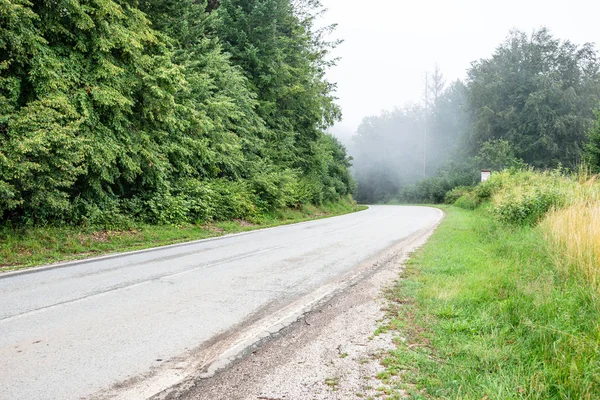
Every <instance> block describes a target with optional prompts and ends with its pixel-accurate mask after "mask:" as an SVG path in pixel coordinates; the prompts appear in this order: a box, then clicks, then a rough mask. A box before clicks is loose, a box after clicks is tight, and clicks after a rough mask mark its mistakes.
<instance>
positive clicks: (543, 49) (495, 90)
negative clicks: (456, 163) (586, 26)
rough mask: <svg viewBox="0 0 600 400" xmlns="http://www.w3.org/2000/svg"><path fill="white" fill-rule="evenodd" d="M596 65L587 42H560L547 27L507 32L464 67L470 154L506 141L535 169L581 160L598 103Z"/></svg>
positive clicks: (599, 87)
mask: <svg viewBox="0 0 600 400" xmlns="http://www.w3.org/2000/svg"><path fill="white" fill-rule="evenodd" d="M599 66H600V63H599V61H598V56H597V53H596V51H595V49H594V47H593V45H592V44H584V45H583V46H577V45H575V44H573V43H571V42H569V41H560V40H558V39H555V38H554V37H552V35H551V34H550V32H549V31H548V30H547V29H545V28H543V29H540V30H538V31H536V32H534V33H533V34H532V35H531V37H528V36H527V35H525V34H524V33H522V32H518V31H516V32H512V33H511V34H510V36H509V37H508V39H507V40H506V42H504V43H503V44H502V45H501V46H500V47H498V49H497V50H496V52H495V53H494V55H493V56H492V57H491V58H488V59H482V60H480V61H477V62H475V63H473V66H472V68H471V69H470V70H469V73H468V76H469V79H468V81H467V86H468V88H469V105H470V108H471V110H472V112H473V116H474V128H473V130H472V131H471V133H470V136H468V137H467V141H466V144H467V145H468V146H469V152H470V154H471V155H476V154H477V152H478V150H479V148H480V146H481V145H482V143H484V142H487V141H489V140H497V139H504V140H508V141H509V142H510V143H511V145H512V147H513V148H514V151H515V155H516V156H517V157H519V158H522V159H523V160H524V161H525V162H527V163H528V164H531V165H533V166H536V167H554V166H556V165H558V164H563V165H567V166H572V165H574V164H576V163H577V162H579V160H580V159H581V156H582V150H583V144H584V142H585V141H586V136H585V132H586V131H587V130H588V129H589V128H590V126H591V124H592V123H593V110H594V109H595V108H596V107H597V106H598V103H599V101H600V74H599Z"/></svg>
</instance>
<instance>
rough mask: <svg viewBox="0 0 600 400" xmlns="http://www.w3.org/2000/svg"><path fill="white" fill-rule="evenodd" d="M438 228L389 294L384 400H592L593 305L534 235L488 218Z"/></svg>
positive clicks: (595, 373)
mask: <svg viewBox="0 0 600 400" xmlns="http://www.w3.org/2000/svg"><path fill="white" fill-rule="evenodd" d="M447 213H448V215H447V218H446V219H445V221H444V222H443V223H442V225H441V226H440V227H439V229H438V230H437V231H436V232H435V234H434V235H433V237H432V238H431V240H430V241H429V242H428V244H427V245H426V246H425V247H424V248H423V249H421V250H420V251H418V252H417V254H415V256H414V257H413V258H412V260H411V261H410V263H409V265H408V266H407V269H406V271H405V273H404V279H403V280H401V281H399V282H398V284H397V286H396V287H395V288H394V289H393V290H391V291H390V293H389V294H388V295H389V299H390V304H391V306H390V316H391V320H390V321H391V322H390V323H389V324H388V325H387V326H385V327H383V328H382V330H394V331H396V332H397V333H398V337H399V338H398V340H397V345H398V346H397V350H396V351H393V352H391V353H390V355H389V356H388V357H387V358H386V359H385V360H384V365H385V366H386V371H385V372H384V373H382V374H381V378H383V379H384V381H386V382H387V383H388V384H389V386H390V388H391V390H386V391H388V394H390V395H391V398H400V397H401V396H400V393H401V391H406V392H407V393H409V395H410V397H411V398H414V399H426V398H427V399H430V398H441V399H597V398H600V354H599V346H600V330H599V328H600V298H599V297H598V296H599V295H598V292H597V290H596V289H595V287H594V285H592V284H591V283H590V282H589V281H588V280H587V279H586V278H585V276H583V275H581V274H574V273H572V271H571V270H569V269H567V268H561V267H560V263H556V262H555V261H556V260H555V254H554V253H555V249H553V248H550V246H549V245H548V244H546V243H549V242H547V241H546V240H544V239H545V237H544V233H543V230H542V229H541V228H539V227H530V226H506V225H503V224H500V223H498V222H496V220H495V219H493V218H492V216H491V214H490V212H489V210H485V209H481V208H480V209H477V210H475V211H468V210H463V209H459V208H456V207H448V208H447Z"/></svg>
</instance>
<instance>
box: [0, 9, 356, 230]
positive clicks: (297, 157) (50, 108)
mask: <svg viewBox="0 0 600 400" xmlns="http://www.w3.org/2000/svg"><path fill="white" fill-rule="evenodd" d="M238 3H239V4H238ZM318 7H319V4H318V3H315V2H314V1H307V2H292V1H289V0H257V1H244V2H235V1H222V2H221V6H220V7H219V4H218V2H214V1H212V2H210V4H209V5H208V6H207V4H206V3H205V2H202V1H200V2H198V1H196V0H182V1H174V0H168V1H158V0H97V1H89V0H69V1H67V0H43V1H38V2H29V1H27V0H3V1H0V136H1V138H2V140H1V141H0V221H11V223H14V224H23V223H27V224H40V223H48V222H51V223H85V224H93V225H97V224H101V225H110V226H112V225H114V224H117V225H123V224H127V223H129V222H131V221H136V220H137V221H146V222H151V223H184V222H194V221H207V220H213V219H230V218H248V217H250V216H252V215H256V214H257V213H260V212H266V211H269V210H273V209H275V208H278V207H294V206H299V205H300V204H304V203H309V202H312V203H316V204H320V203H322V202H324V201H335V200H338V199H340V198H342V197H343V196H346V195H347V194H348V193H350V192H351V191H352V190H353V183H352V180H351V178H350V175H349V173H348V168H349V160H348V157H347V156H346V153H345V149H344V148H343V147H342V146H341V145H340V143H339V142H337V141H336V140H335V139H334V138H332V137H331V136H328V135H326V134H324V133H323V132H324V129H325V128H326V127H327V126H329V125H330V124H332V123H333V122H334V121H335V120H336V118H338V117H339V110H338V108H337V106H336V105H335V104H334V103H333V98H332V95H331V91H332V89H333V86H332V85H331V84H329V83H328V82H327V81H326V80H325V78H324V69H325V68H326V67H327V66H328V61H327V57H328V54H327V51H326V49H327V48H328V46H333V45H334V44H329V43H326V42H323V41H322V39H321V37H322V34H321V32H318V31H315V30H314V29H313V28H312V17H311V15H312V14H311V13H313V12H316V11H317V10H318Z"/></svg>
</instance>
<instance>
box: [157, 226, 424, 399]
mask: <svg viewBox="0 0 600 400" xmlns="http://www.w3.org/2000/svg"><path fill="white" fill-rule="evenodd" d="M431 233H432V230H431V231H429V232H427V233H425V234H422V235H420V236H419V237H417V238H416V239H414V240H413V241H411V242H410V243H405V242H403V243H400V244H398V245H396V246H394V247H393V248H391V249H389V250H388V251H387V252H386V253H385V254H382V255H380V256H379V257H378V259H374V260H370V262H369V263H370V265H371V269H370V271H369V273H368V274H366V276H364V277H363V278H362V279H361V280H359V281H357V282H355V283H353V284H352V285H350V286H349V287H348V288H346V289H345V290H343V291H342V292H340V293H338V294H337V295H336V296H334V297H333V298H331V299H329V300H328V301H327V302H325V303H323V304H321V305H319V306H318V307H316V308H314V309H313V310H312V311H310V312H308V313H306V314H304V315H303V317H302V318H300V319H299V320H297V321H296V322H294V323H293V324H291V325H289V326H288V327H286V328H284V329H283V330H281V331H279V332H278V333H276V334H274V335H272V336H271V337H270V338H268V339H267V340H265V341H264V342H263V343H261V344H260V345H257V346H255V347H254V348H253V349H252V350H251V351H249V352H247V353H246V354H245V355H244V356H243V357H241V358H240V359H238V360H237V361H235V362H234V363H233V364H232V365H230V366H229V367H228V368H224V369H223V370H221V371H219V372H217V373H216V374H215V375H214V376H212V377H208V378H200V377H196V378H193V379H188V380H187V381H185V382H183V383H181V384H179V385H177V386H175V387H173V388H171V389H169V390H167V391H164V392H162V393H160V394H159V395H157V396H155V397H154V398H153V399H155V400H158V399H161V400H171V399H197V400H202V399H206V400H209V399H210V400H214V399H222V400H227V399H232V400H233V399H235V400H241V399H244V400H257V399H258V400H284V399H286V400H287V399H294V400H305V399H306V400H313V399H351V398H360V397H364V398H369V397H381V396H384V395H385V391H386V390H385V389H386V387H387V386H386V385H385V384H384V383H382V382H381V381H380V380H379V379H378V378H377V375H378V374H379V373H380V372H382V371H383V370H384V368H383V367H382V366H381V364H380V361H381V359H382V357H383V356H384V355H385V353H386V352H387V351H389V350H391V349H393V348H394V347H395V346H394V343H393V339H394V338H393V336H392V335H390V334H378V335H375V332H376V330H377V328H378V327H379V326H381V325H382V322H383V321H384V319H385V311H384V309H385V306H386V300H385V298H384V292H385V289H386V288H388V287H390V286H391V285H393V284H394V282H395V281H397V279H398V277H399V274H400V273H401V272H402V270H403V266H404V262H405V261H406V259H407V258H408V256H409V254H410V253H411V252H412V251H414V249H416V248H418V247H420V246H421V245H422V244H424V243H425V242H426V240H427V239H428V237H429V236H430V234H431ZM198 376H201V375H198ZM396 395H398V393H396ZM400 395H402V394H400Z"/></svg>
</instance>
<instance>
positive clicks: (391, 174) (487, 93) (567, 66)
mask: <svg viewBox="0 0 600 400" xmlns="http://www.w3.org/2000/svg"><path fill="white" fill-rule="evenodd" d="M599 71H600V61H599V58H598V52H597V51H596V49H595V47H594V45H592V44H589V43H586V44H584V45H581V46H578V45H575V44H573V43H571V42H570V41H563V40H559V39H556V38H554V37H553V36H552V35H551V33H550V32H549V31H548V29H546V28H542V29H540V30H538V31H536V32H534V33H533V34H532V35H527V34H525V33H523V32H519V31H514V32H511V33H510V34H509V36H508V37H507V39H506V40H505V42H503V43H502V44H500V46H498V48H497V49H496V51H495V52H494V54H493V55H492V56H491V57H490V58H486V59H482V60H479V61H475V62H473V64H472V66H471V68H470V69H469V70H468V73H467V80H466V82H464V83H461V82H455V83H453V84H452V85H450V86H448V87H444V86H443V85H442V84H438V83H439V82H442V83H443V78H442V79H440V78H439V76H440V72H439V71H437V69H436V72H434V74H433V79H432V81H433V84H432V83H430V84H429V85H428V86H427V98H428V99H430V100H429V101H428V102H427V103H426V105H425V102H423V105H416V106H414V105H413V106H410V107H407V108H405V109H403V110H395V111H393V112H391V113H390V112H384V113H382V114H381V115H380V116H374V117H368V118H365V119H364V121H363V123H362V124H361V126H360V127H359V128H358V131H357V133H356V135H355V137H354V144H353V146H351V150H352V151H351V152H352V155H353V156H354V159H355V163H354V164H355V169H354V173H355V175H356V178H357V181H358V188H357V192H356V195H357V196H356V197H357V199H358V200H360V201H364V202H380V201H388V200H390V199H400V200H404V201H410V202H413V201H415V202H421V201H423V202H439V201H443V198H444V195H445V193H446V192H447V191H448V190H450V189H452V188H453V187H456V186H460V185H472V184H474V183H475V182H476V181H477V179H478V170H479V169H480V168H492V169H496V170H497V169H502V168H507V167H511V166H523V165H530V166H532V167H536V168H554V167H557V166H563V167H567V168H575V167H577V165H579V164H580V163H581V162H583V161H587V162H589V163H590V164H591V165H592V166H594V165H595V166H600V162H599V161H598V160H600V156H598V154H600V150H599V149H600V140H599V139H598V131H599V128H598V126H600V123H597V122H596V121H598V116H597V115H595V114H594V113H595V110H597V109H598V108H599V106H600V73H599ZM430 77H431V75H430ZM430 79H431V78H430ZM432 81H430V82H432ZM425 115H427V118H425ZM407 121H410V123H407ZM594 127H595V129H594ZM425 138H426V139H425ZM424 150H425V151H424Z"/></svg>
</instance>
